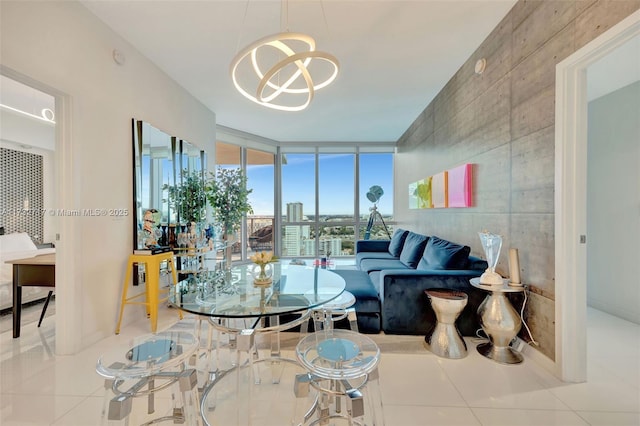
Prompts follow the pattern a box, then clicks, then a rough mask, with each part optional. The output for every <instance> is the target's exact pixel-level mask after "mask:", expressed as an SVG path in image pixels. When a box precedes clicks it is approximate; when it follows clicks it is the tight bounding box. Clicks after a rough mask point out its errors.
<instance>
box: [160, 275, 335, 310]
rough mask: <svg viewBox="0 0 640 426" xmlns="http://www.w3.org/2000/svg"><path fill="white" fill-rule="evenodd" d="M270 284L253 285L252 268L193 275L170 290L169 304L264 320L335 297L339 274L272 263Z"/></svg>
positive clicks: (322, 302) (184, 308) (316, 304)
mask: <svg viewBox="0 0 640 426" xmlns="http://www.w3.org/2000/svg"><path fill="white" fill-rule="evenodd" d="M273 267H274V268H273V269H274V272H273V282H272V283H271V284H269V285H256V284H254V282H253V278H254V277H253V274H252V273H251V269H252V265H240V266H236V267H234V268H232V269H231V271H230V273H229V272H225V271H220V270H217V271H207V272H204V273H200V274H194V275H192V276H191V277H189V278H188V279H186V280H183V281H181V282H179V283H178V284H177V285H176V286H175V287H172V288H171V292H170V295H169V303H170V304H171V305H173V306H175V307H177V308H179V309H182V310H183V311H186V312H190V313H194V314H197V315H205V316H211V317H223V318H248V317H263V316H271V315H280V314H287V313H294V312H300V311H304V310H307V309H309V308H314V307H316V306H319V305H322V304H324V303H327V302H329V301H331V300H333V299H335V298H336V297H338V296H339V295H340V294H341V293H342V292H343V291H344V288H345V281H344V278H342V277H341V276H340V275H338V274H335V273H334V272H332V271H330V270H327V269H322V268H312V267H306V266H298V265H282V264H280V263H275V264H273Z"/></svg>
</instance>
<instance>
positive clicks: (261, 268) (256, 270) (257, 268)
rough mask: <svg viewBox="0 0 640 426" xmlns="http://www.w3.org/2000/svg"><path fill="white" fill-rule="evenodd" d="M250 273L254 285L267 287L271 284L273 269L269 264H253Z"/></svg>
mask: <svg viewBox="0 0 640 426" xmlns="http://www.w3.org/2000/svg"><path fill="white" fill-rule="evenodd" d="M251 273H252V275H253V283H254V284H255V285H269V284H271V283H272V282H273V267H272V266H271V264H270V263H254V266H253V270H252V271H251Z"/></svg>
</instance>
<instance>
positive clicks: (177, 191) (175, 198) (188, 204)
mask: <svg viewBox="0 0 640 426" xmlns="http://www.w3.org/2000/svg"><path fill="white" fill-rule="evenodd" d="M206 187H207V183H206V181H205V179H204V177H203V176H202V172H201V171H198V170H195V171H192V172H189V171H188V170H186V169H185V170H183V171H182V172H181V182H180V183H178V184H176V185H166V184H165V185H164V186H163V189H166V190H168V192H169V205H170V206H171V208H173V209H174V210H175V212H176V213H177V214H178V218H179V219H178V220H179V221H181V222H184V223H189V222H195V223H201V222H204V221H205V219H206V207H207V194H206Z"/></svg>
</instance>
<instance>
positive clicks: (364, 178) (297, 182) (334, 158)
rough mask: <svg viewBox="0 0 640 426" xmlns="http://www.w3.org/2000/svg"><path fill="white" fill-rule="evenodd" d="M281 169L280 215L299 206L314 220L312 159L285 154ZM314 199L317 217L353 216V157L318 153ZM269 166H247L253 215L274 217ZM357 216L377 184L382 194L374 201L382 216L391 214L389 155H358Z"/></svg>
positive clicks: (364, 211) (364, 212) (367, 206)
mask: <svg viewBox="0 0 640 426" xmlns="http://www.w3.org/2000/svg"><path fill="white" fill-rule="evenodd" d="M286 160H287V161H286V164H283V166H282V215H283V216H285V215H286V206H287V204H288V203H295V202H299V203H302V204H303V206H304V207H303V208H304V210H303V215H304V216H307V217H314V218H315V208H316V206H315V201H316V198H315V156H314V154H287V155H286ZM318 163H319V170H318V200H319V209H318V210H319V212H318V215H319V216H351V217H353V215H354V211H353V209H354V180H355V176H354V169H355V166H354V154H319V161H318ZM273 179H274V167H273V165H249V166H248V167H247V181H248V187H249V188H251V189H252V192H251V194H249V200H250V203H251V206H252V207H253V214H254V215H257V216H269V215H271V216H273V215H274V208H273V206H274V192H273ZM359 180H360V190H359V194H358V197H359V203H360V212H359V215H360V216H368V215H369V209H370V208H371V207H372V206H373V203H372V202H371V201H369V200H368V199H367V197H366V194H367V192H368V191H369V188H370V187H371V186H373V185H378V186H380V187H382V188H383V190H384V195H383V196H382V197H381V198H380V201H379V202H378V204H377V206H378V211H379V212H380V213H381V214H382V215H383V216H392V215H393V159H392V154H391V153H388V154H386V153H385V154H378V153H376V154H360V179H359Z"/></svg>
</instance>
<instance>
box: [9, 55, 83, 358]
mask: <svg viewBox="0 0 640 426" xmlns="http://www.w3.org/2000/svg"><path fill="white" fill-rule="evenodd" d="M0 74H2V75H4V76H6V77H9V78H11V79H13V80H15V81H18V82H20V83H22V84H25V85H28V86H31V87H33V88H34V89H37V90H40V91H42V92H44V93H47V94H49V95H51V96H53V97H54V98H55V110H56V111H55V115H56V126H55V153H54V165H55V176H56V182H55V184H54V190H55V192H56V204H55V206H51V207H50V208H52V209H55V210H56V211H59V209H74V208H75V206H76V195H75V194H76V193H77V192H76V191H74V182H75V167H74V164H73V149H72V119H71V117H72V98H71V96H69V95H68V94H66V93H64V92H62V91H60V90H58V89H56V88H53V87H51V86H48V85H46V84H44V83H42V82H39V81H37V80H35V79H33V78H31V77H29V76H26V75H24V74H21V73H19V72H17V71H15V70H13V69H11V68H9V67H7V66H4V65H1V64H0ZM46 214H51V215H52V216H55V217H57V222H56V228H57V232H56V241H55V244H56V289H55V292H56V296H57V297H56V315H55V352H56V355H71V354H75V353H77V352H78V351H79V350H80V349H81V343H82V309H81V308H80V302H81V300H82V288H81V286H80V282H81V280H80V271H79V270H78V268H77V267H76V261H75V258H76V256H74V252H73V250H74V247H79V245H78V237H79V232H78V226H77V224H75V226H74V223H73V219H77V218H76V217H73V216H71V217H69V216H64V215H59V214H57V213H56V212H55V211H54V212H51V211H47V212H46Z"/></svg>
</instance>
